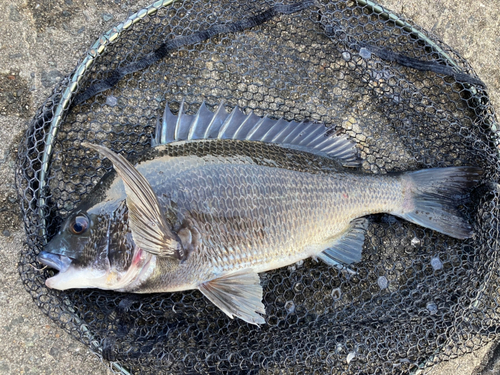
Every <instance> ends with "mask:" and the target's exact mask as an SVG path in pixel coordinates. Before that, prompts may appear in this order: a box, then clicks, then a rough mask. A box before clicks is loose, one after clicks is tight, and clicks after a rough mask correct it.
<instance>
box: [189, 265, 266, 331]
mask: <svg viewBox="0 0 500 375" xmlns="http://www.w3.org/2000/svg"><path fill="white" fill-rule="evenodd" d="M198 289H199V290H200V291H201V292H202V293H203V294H204V295H205V297H207V298H208V299H209V300H210V301H211V302H212V303H213V304H214V305H215V306H217V307H218V308H219V309H221V310H222V311H223V312H224V313H226V314H227V315H228V316H229V317H230V318H231V319H232V318H233V316H236V317H238V318H240V319H243V320H244V321H246V322H248V323H251V324H264V323H265V322H266V321H265V320H264V318H263V317H262V316H261V315H259V314H258V313H260V314H265V313H266V310H265V308H264V304H263V303H262V286H261V285H260V278H259V275H258V274H257V273H255V272H254V271H252V270H249V269H246V270H242V271H238V272H234V273H231V274H227V275H223V276H221V277H219V278H217V279H214V280H210V281H207V282H205V283H203V284H201V285H200V286H199V287H198Z"/></svg>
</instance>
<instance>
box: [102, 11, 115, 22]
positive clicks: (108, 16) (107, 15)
mask: <svg viewBox="0 0 500 375" xmlns="http://www.w3.org/2000/svg"><path fill="white" fill-rule="evenodd" d="M102 19H103V20H104V22H108V21H111V20H112V19H113V15H111V14H109V13H104V14H103V15H102Z"/></svg>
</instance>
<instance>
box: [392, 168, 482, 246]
mask: <svg viewBox="0 0 500 375" xmlns="http://www.w3.org/2000/svg"><path fill="white" fill-rule="evenodd" d="M482 173H483V171H482V170H481V169H479V168H475V167H450V168H434V169H423V170H420V171H416V172H408V173H405V174H404V175H403V183H404V184H405V186H406V187H407V188H409V190H410V191H409V192H407V195H406V197H407V198H405V203H404V206H405V207H404V208H403V212H402V213H398V214H397V215H398V216H401V217H402V218H404V219H406V220H408V221H411V222H412V223H415V224H418V225H421V226H424V227H426V228H430V229H432V230H435V231H437V232H441V233H444V234H446V235H448V236H451V237H454V238H459V239H464V238H469V237H471V236H472V227H471V225H470V224H469V223H468V222H467V221H466V220H465V219H464V218H463V217H462V215H461V214H460V212H459V210H458V208H457V206H458V205H459V204H460V201H461V200H462V199H463V197H464V194H465V193H466V192H467V191H468V190H469V189H470V188H472V187H473V186H474V185H476V184H477V182H478V181H479V180H480V177H481V175H482ZM408 193H409V194H408Z"/></svg>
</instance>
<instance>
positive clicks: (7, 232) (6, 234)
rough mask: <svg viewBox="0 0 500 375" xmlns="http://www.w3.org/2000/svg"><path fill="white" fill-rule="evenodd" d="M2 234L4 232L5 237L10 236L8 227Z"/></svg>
mask: <svg viewBox="0 0 500 375" xmlns="http://www.w3.org/2000/svg"><path fill="white" fill-rule="evenodd" d="M2 234H3V235H4V236H5V237H10V232H9V231H8V230H7V229H5V230H4V231H3V232H2Z"/></svg>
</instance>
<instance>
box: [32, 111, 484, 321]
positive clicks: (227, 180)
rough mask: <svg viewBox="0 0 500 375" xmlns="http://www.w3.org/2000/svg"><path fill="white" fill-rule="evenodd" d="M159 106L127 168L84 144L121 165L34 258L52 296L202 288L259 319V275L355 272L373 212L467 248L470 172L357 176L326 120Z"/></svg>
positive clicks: (349, 152) (345, 144) (349, 150)
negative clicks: (287, 270) (284, 270)
mask: <svg viewBox="0 0 500 375" xmlns="http://www.w3.org/2000/svg"><path fill="white" fill-rule="evenodd" d="M184 107H185V103H184V101H182V103H181V104H180V108H179V111H178V113H177V115H174V114H173V112H172V111H171V109H170V107H169V106H168V104H167V106H166V107H165V110H164V113H163V116H162V117H160V118H158V120H157V126H156V130H155V134H154V136H153V140H152V146H153V147H152V148H151V150H150V152H149V153H147V154H146V155H145V156H143V157H142V159H140V160H138V161H136V162H134V164H135V165H134V164H133V163H131V162H130V161H129V160H127V159H126V158H125V157H124V156H122V155H121V154H119V153H116V152H114V151H112V150H111V149H109V148H108V147H106V146H105V145H97V144H91V143H85V142H83V143H82V144H81V145H82V147H84V148H86V149H87V151H88V152H89V153H95V152H97V153H98V154H99V155H100V156H101V157H103V158H107V159H109V160H110V161H111V163H112V165H113V170H111V172H109V173H108V174H107V175H105V176H104V177H103V178H102V179H101V180H100V182H99V183H98V184H97V185H96V187H95V189H94V190H93V191H92V192H91V193H89V194H88V196H87V197H86V198H85V199H84V200H83V201H82V203H81V204H80V205H79V206H78V207H77V208H76V209H75V210H74V211H73V212H72V213H71V214H69V215H68V217H67V218H66V220H65V221H64V222H63V224H62V225H61V227H60V228H59V230H58V232H57V233H56V234H55V235H54V237H53V238H51V239H50V241H48V243H47V244H46V245H45V246H44V249H43V251H42V252H40V254H39V255H38V260H39V261H40V262H41V263H42V264H44V265H46V266H48V267H51V268H53V269H54V270H55V271H57V273H55V274H54V275H53V276H51V277H49V278H47V280H46V281H45V284H46V286H47V287H48V288H53V289H58V290H66V289H73V288H99V289H104V290H113V291H117V292H130V293H164V292H179V291H185V290H192V289H198V290H199V291H201V293H202V294H203V295H204V296H205V297H206V298H208V300H210V301H211V302H212V303H213V304H215V305H216V306H217V307H218V308H220V310H222V311H223V312H224V313H225V314H226V315H227V316H228V317H229V318H234V317H237V318H240V319H242V320H244V321H245V322H248V323H250V324H256V325H259V324H265V313H266V311H265V306H264V304H263V301H262V297H263V289H262V286H261V284H260V277H259V274H260V273H263V272H267V271H270V270H273V269H277V268H281V267H285V266H288V265H291V264H294V263H296V262H298V261H301V260H304V259H306V258H313V259H315V260H321V261H322V262H324V263H326V264H327V265H329V266H332V267H336V268H338V269H341V270H347V271H348V272H355V271H353V270H352V269H351V268H350V267H352V266H351V265H353V264H355V263H358V262H360V261H361V260H362V252H363V246H364V242H365V234H366V231H367V230H368V228H369V225H370V219H369V217H370V216H369V215H371V214H378V213H386V214H391V215H394V216H396V217H399V218H402V219H404V220H407V221H409V222H411V223H414V224H417V225H420V226H422V227H425V228H430V229H432V230H434V231H437V232H440V233H443V234H445V235H447V236H450V237H453V238H456V239H459V240H464V239H467V238H470V237H471V236H473V229H472V226H471V225H470V223H469V222H468V221H467V220H466V218H465V217H464V215H463V214H462V212H461V211H460V208H459V206H460V204H461V202H462V201H463V200H464V199H466V197H467V195H468V194H469V192H470V190H471V189H472V188H473V187H474V186H476V185H477V184H478V183H479V182H480V181H481V176H482V170H481V169H480V168H478V167H474V166H457V167H447V168H431V169H422V170H416V171H406V172H399V173H388V174H370V173H364V172H362V171H361V170H360V168H359V165H360V158H359V156H358V151H357V147H356V143H355V142H354V141H353V140H352V139H350V138H349V137H348V136H347V135H345V134H341V133H340V132H336V131H332V129H331V127H327V126H326V125H324V124H321V123H315V122H308V121H303V122H300V123H299V122H295V121H288V120H285V119H283V118H281V119H279V120H275V119H271V118H269V117H266V116H264V117H259V116H257V115H256V114H254V113H253V112H251V113H250V114H248V115H247V114H245V113H243V111H242V110H240V109H239V108H238V107H235V108H234V109H233V110H232V111H231V112H227V111H226V109H225V105H224V103H223V102H221V103H220V105H219V106H218V108H217V110H215V111H214V112H212V111H211V110H209V109H208V107H207V106H206V105H205V103H204V102H203V104H202V105H201V106H200V107H199V108H198V111H197V112H196V113H195V114H193V115H188V114H186V111H185V109H184Z"/></svg>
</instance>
